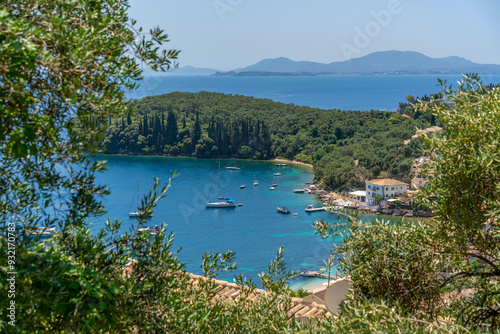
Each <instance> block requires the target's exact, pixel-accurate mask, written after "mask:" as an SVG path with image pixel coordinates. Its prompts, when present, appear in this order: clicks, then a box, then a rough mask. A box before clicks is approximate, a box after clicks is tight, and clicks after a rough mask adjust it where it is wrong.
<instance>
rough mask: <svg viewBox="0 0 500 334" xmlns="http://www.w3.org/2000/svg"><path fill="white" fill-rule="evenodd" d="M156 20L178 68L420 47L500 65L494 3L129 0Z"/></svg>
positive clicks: (145, 18) (135, 10) (144, 19)
mask: <svg viewBox="0 0 500 334" xmlns="http://www.w3.org/2000/svg"><path fill="white" fill-rule="evenodd" d="M130 5H131V8H130V16H131V17H133V18H135V19H137V21H138V23H139V24H140V25H142V26H143V27H145V28H150V27H152V26H157V25H159V26H160V27H162V28H164V29H165V30H166V32H167V33H168V35H169V37H170V40H171V42H170V43H169V44H167V46H168V47H169V48H176V49H180V50H182V52H181V54H180V59H179V60H180V65H181V67H182V66H186V65H192V66H195V67H209V68H216V69H221V70H230V69H234V68H238V67H244V66H248V65H251V64H253V63H256V62H258V61H260V60H262V59H265V58H276V57H288V58H290V59H293V60H310V61H316V62H322V63H330V62H333V61H342V60H347V59H349V58H356V57H361V56H364V55H366V54H369V53H372V52H375V51H384V50H402V51H418V52H421V53H423V54H425V55H428V56H430V57H446V56H459V57H463V58H467V59H469V60H472V61H474V62H477V63H489V64H500V20H499V19H498V17H499V15H500V1H498V0H474V1H472V0H437V1H436V0H433V1H431V0H413V1H412V0H383V1H380V0H351V1H349V0H329V1H327V0H310V1H307V2H306V1H304V0H300V1H299V0H266V1H265V0H176V1H173V0H132V1H130Z"/></svg>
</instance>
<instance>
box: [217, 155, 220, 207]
mask: <svg viewBox="0 0 500 334" xmlns="http://www.w3.org/2000/svg"><path fill="white" fill-rule="evenodd" d="M217 174H218V175H219V180H218V181H217V201H218V200H219V198H220V161H219V171H218V172H217Z"/></svg>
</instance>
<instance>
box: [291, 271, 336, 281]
mask: <svg viewBox="0 0 500 334" xmlns="http://www.w3.org/2000/svg"><path fill="white" fill-rule="evenodd" d="M299 276H304V277H320V278H330V279H337V278H340V276H338V275H328V274H323V273H320V272H318V271H301V272H299Z"/></svg>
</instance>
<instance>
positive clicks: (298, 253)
mask: <svg viewBox="0 0 500 334" xmlns="http://www.w3.org/2000/svg"><path fill="white" fill-rule="evenodd" d="M95 158H96V159H98V160H105V161H107V168H108V170H107V171H105V172H104V173H101V174H98V175H97V178H96V183H97V184H106V185H107V186H108V187H109V189H110V195H109V196H106V197H105V199H104V203H103V204H104V205H105V207H106V210H107V213H106V215H105V216H101V217H94V218H92V229H91V230H92V232H93V233H96V232H97V231H98V230H99V229H100V228H102V227H103V226H104V221H105V219H106V218H110V219H112V220H114V219H118V220H121V221H123V226H122V232H125V231H130V230H131V229H132V228H134V227H135V226H136V224H137V221H136V219H135V218H129V216H128V213H129V212H130V211H135V210H136V208H137V203H136V198H137V188H139V192H140V196H143V195H144V194H145V193H146V192H148V191H149V188H150V187H151V186H152V184H153V178H154V177H157V178H160V179H161V180H162V181H163V182H166V181H167V180H168V178H169V177H170V176H171V172H173V171H176V172H177V173H178V175H177V176H176V177H175V178H174V179H173V181H172V186H171V188H170V189H169V190H168V196H167V197H166V198H165V199H163V200H162V201H160V202H159V204H158V206H157V208H156V211H155V213H154V216H153V217H152V218H150V219H148V222H147V226H154V225H160V224H162V223H166V224H168V227H167V229H168V231H173V232H174V233H175V242H174V246H175V247H174V248H175V249H178V248H181V247H182V250H181V251H180V252H179V253H178V257H179V259H180V260H181V261H182V262H184V263H186V264H187V267H186V270H187V271H188V272H192V273H195V274H201V273H202V270H201V267H200V264H201V259H202V255H203V254H204V253H205V252H209V253H212V252H219V253H223V252H225V251H227V250H232V251H235V252H236V263H237V264H238V269H237V270H236V271H234V272H223V273H221V275H220V277H219V278H221V279H224V280H228V281H231V280H232V278H233V277H234V275H236V274H239V273H242V274H243V275H244V276H245V277H249V278H252V279H253V280H256V281H258V274H259V273H261V272H263V271H266V270H267V266H268V264H269V262H270V261H271V260H273V259H275V257H276V252H277V251H278V249H279V248H280V247H281V246H283V247H284V255H285V261H286V265H287V269H288V270H300V269H307V270H314V271H317V270H318V269H319V267H320V266H322V265H323V264H324V263H323V261H324V260H325V259H326V258H327V257H328V256H329V251H330V250H331V249H332V248H333V247H334V244H335V243H337V242H339V241H340V240H336V241H332V240H331V239H329V240H323V239H321V238H320V236H319V235H317V234H315V231H314V229H313V227H312V226H311V223H313V222H314V221H316V220H319V219H325V220H327V221H331V222H334V221H338V220H337V218H338V217H337V215H336V214H331V213H328V212H315V213H306V212H305V211H304V209H305V207H306V206H307V205H309V204H313V205H314V206H315V207H318V206H321V205H322V203H321V202H320V201H319V199H318V198H317V197H316V196H315V195H310V194H307V193H294V192H293V189H296V188H304V187H305V186H306V185H305V183H306V182H311V181H312V180H313V174H312V170H311V169H310V168H307V167H304V166H299V165H290V164H289V165H288V166H286V167H278V166H276V163H275V162H272V161H251V160H234V159H196V158H181V157H159V156H120V155H98V156H96V157H95ZM219 163H220V166H221V167H220V168H221V169H220V195H221V196H224V197H230V198H232V199H234V200H235V201H236V202H237V203H241V204H243V206H241V207H237V208H231V209H207V208H205V202H206V200H207V198H210V199H211V200H215V199H216V198H217V183H218V182H217V181H218V178H217V172H218V166H219ZM226 167H238V168H240V170H228V169H226ZM275 173H281V175H280V176H275V175H274V174H275ZM255 180H257V181H258V183H259V185H258V186H254V185H253V183H254V181H255ZM243 184H244V185H245V188H244V189H240V186H241V185H243ZM273 184H277V187H276V188H275V190H270V187H271V186H272V185H273ZM141 194H142V195H141ZM209 194H210V197H209V196H208V195H209ZM278 206H286V207H287V208H288V209H289V210H290V211H291V212H293V213H297V215H296V216H294V215H291V214H290V215H283V214H280V213H277V210H276V208H277V207H278ZM360 218H361V219H363V220H367V219H374V216H371V215H360ZM336 271H337V269H336V267H334V268H333V269H332V273H335V272H336ZM323 281H324V282H326V280H322V279H312V280H311V279H308V278H302V277H299V278H297V279H294V280H292V282H290V283H291V287H293V288H299V287H303V288H310V287H312V286H317V285H318V283H319V284H321V282H323Z"/></svg>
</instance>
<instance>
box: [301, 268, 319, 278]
mask: <svg viewBox="0 0 500 334" xmlns="http://www.w3.org/2000/svg"><path fill="white" fill-rule="evenodd" d="M318 274H319V273H318V272H316V271H308V270H307V269H301V271H299V276H303V277H318V276H319V275H318Z"/></svg>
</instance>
